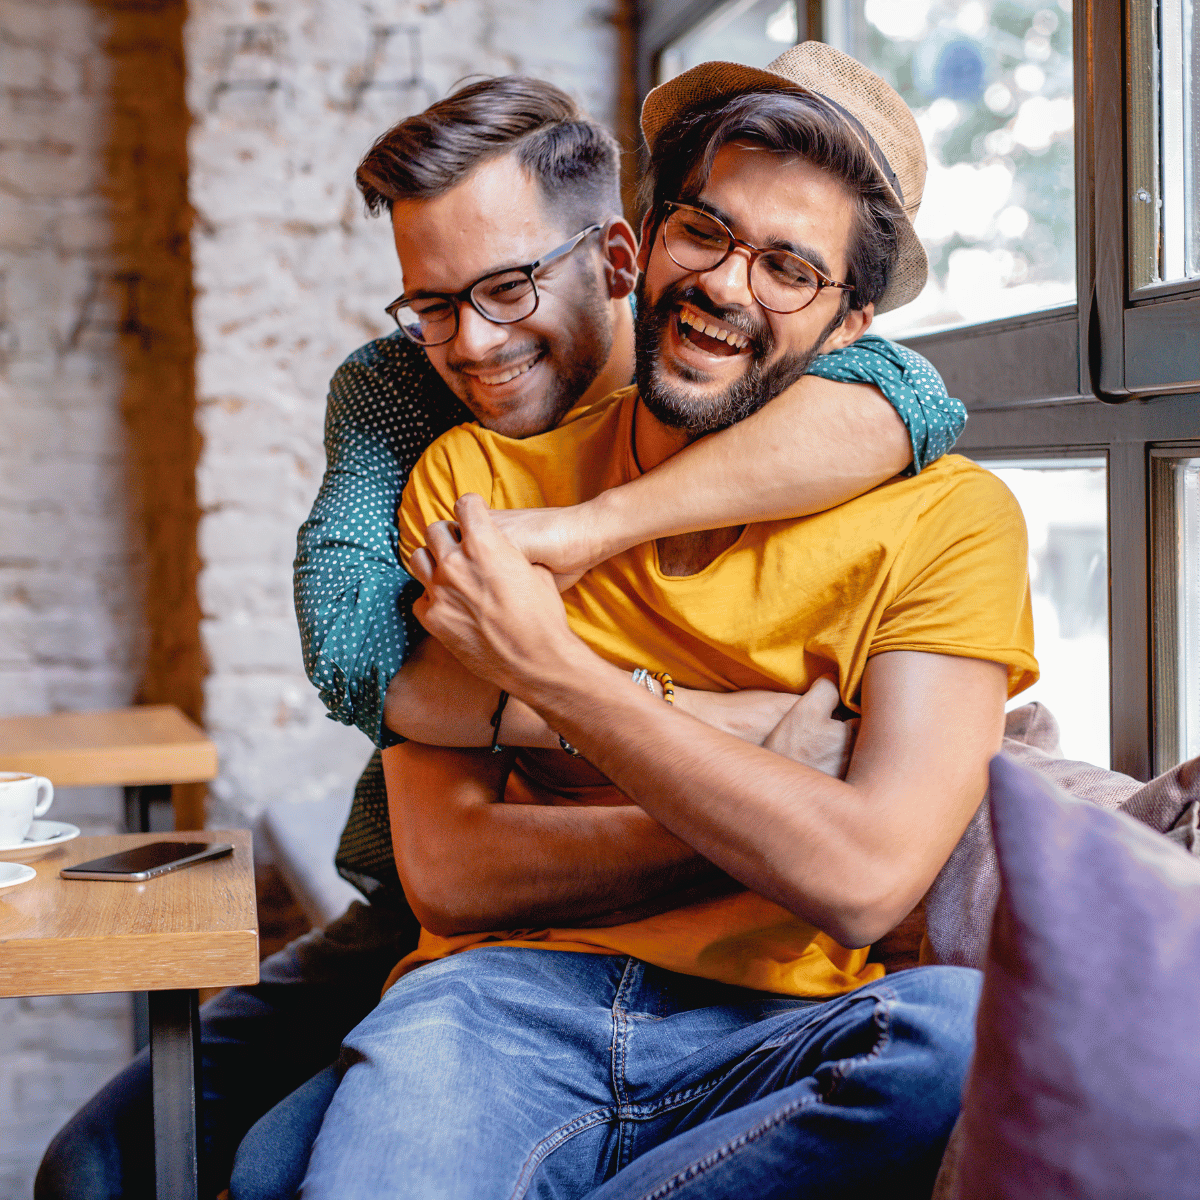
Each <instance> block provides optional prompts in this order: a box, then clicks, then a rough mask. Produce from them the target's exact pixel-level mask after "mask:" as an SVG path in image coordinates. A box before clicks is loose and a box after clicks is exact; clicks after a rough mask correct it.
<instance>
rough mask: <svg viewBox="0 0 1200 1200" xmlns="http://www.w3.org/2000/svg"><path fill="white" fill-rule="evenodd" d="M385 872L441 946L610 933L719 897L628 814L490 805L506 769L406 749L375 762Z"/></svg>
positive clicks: (682, 854)
mask: <svg viewBox="0 0 1200 1200" xmlns="http://www.w3.org/2000/svg"><path fill="white" fill-rule="evenodd" d="M384 771H385V774H386V777H387V785H388V803H389V807H390V810H391V818H392V838H393V845H394V848H395V853H396V865H397V869H398V871H399V873H400V878H401V880H402V881H403V883H404V888H405V892H406V894H407V895H408V899H409V902H410V904H412V907H413V911H414V912H415V913H416V914H417V917H418V918H419V919H420V921H421V924H422V925H423V926H424V927H425V928H427V929H429V930H431V931H432V932H435V933H439V934H441V935H443V936H452V935H453V934H457V933H466V932H472V931H478V930H498V929H520V928H530V927H533V928H540V927H544V926H547V925H566V926H572V927H576V926H584V925H612V924H617V923H620V922H621V921H624V920H630V919H633V918H634V917H638V916H644V915H647V914H648V913H650V912H656V911H662V910H663V909H667V908H673V907H676V906H677V905H679V904H681V903H686V902H687V900H688V899H689V898H692V897H693V896H695V895H699V894H711V893H712V891H713V890H714V889H719V888H725V889H727V888H728V887H729V886H731V884H730V881H729V880H727V879H724V878H723V877H722V876H720V874H719V873H718V872H717V871H716V870H715V869H714V868H713V867H712V865H711V864H710V863H708V862H706V861H705V860H703V859H702V858H700V857H699V856H698V855H697V854H696V853H695V851H694V850H692V848H691V847H690V846H688V845H687V844H686V843H684V842H682V841H680V840H679V839H678V838H676V837H674V836H673V835H672V834H670V833H668V832H667V830H666V829H664V828H663V827H662V825H660V824H659V823H658V822H657V821H655V820H653V819H652V818H651V817H649V816H647V815H646V813H645V812H643V811H642V810H641V809H639V808H636V807H634V806H632V805H629V806H622V807H617V808H599V807H598V808H586V807H553V806H549V805H545V806H543V805H528V804H504V803H497V800H498V797H499V795H500V793H501V789H502V787H503V782H504V774H505V773H506V763H502V762H501V761H500V756H494V755H491V754H490V753H488V752H479V751H462V750H445V749H440V748H434V747H429V746H421V745H418V744H416V743H412V742H410V743H408V744H407V745H404V746H399V747H394V748H393V749H391V750H389V751H387V752H386V753H385V754H384Z"/></svg>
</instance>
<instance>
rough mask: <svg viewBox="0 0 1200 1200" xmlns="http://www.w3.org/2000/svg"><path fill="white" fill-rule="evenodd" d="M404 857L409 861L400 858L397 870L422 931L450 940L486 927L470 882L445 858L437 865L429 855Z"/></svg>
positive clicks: (440, 859)
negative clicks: (482, 922)
mask: <svg viewBox="0 0 1200 1200" xmlns="http://www.w3.org/2000/svg"><path fill="white" fill-rule="evenodd" d="M405 858H406V859H407V861H402V860H401V859H400V858H399V857H397V861H396V867H397V871H398V873H399V875H400V882H401V883H402V884H403V886H404V895H405V898H406V899H407V900H408V905H409V907H410V908H411V909H412V911H413V916H415V917H416V918H417V920H418V921H420V922H421V928H422V929H427V930H428V931H429V932H430V933H432V934H436V935H437V936H438V937H446V938H448V937H457V936H458V935H459V934H461V933H473V932H475V931H476V930H478V929H482V928H483V927H484V926H483V925H482V924H481V919H482V918H481V914H480V912H479V905H478V904H477V903H474V900H475V899H476V896H475V889H474V887H473V886H472V882H471V880H468V879H465V878H461V877H460V876H459V874H458V873H456V872H455V871H454V869H453V866H452V864H451V863H450V862H449V861H448V860H447V859H446V858H445V857H443V856H440V855H439V856H438V860H437V861H434V862H431V861H429V858H428V855H426V856H425V858H424V860H423V861H422V856H420V855H412V856H408V855H406V856H405Z"/></svg>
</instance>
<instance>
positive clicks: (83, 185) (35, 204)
mask: <svg viewBox="0 0 1200 1200" xmlns="http://www.w3.org/2000/svg"><path fill="white" fill-rule="evenodd" d="M103 35H104V29H103V25H102V23H101V21H100V19H99V18H98V17H97V15H96V13H95V10H94V9H93V7H92V5H91V4H89V3H87V2H86V0H60V2H57V3H56V2H54V0H25V2H22V0H0V81H2V83H3V98H2V101H0V104H2V108H0V112H3V125H2V129H0V429H3V430H4V435H3V437H0V714H4V713H21V712H27V713H36V712H46V711H50V710H52V709H56V708H103V707H106V706H109V705H119V704H125V703H128V701H129V698H130V696H131V695H132V692H133V688H134V686H135V682H136V677H137V671H138V667H139V665H140V661H141V653H142V627H141V617H140V611H141V603H140V596H139V578H140V572H141V561H140V554H139V547H138V545H137V540H136V537H135V534H134V532H133V530H132V528H131V523H130V519H129V499H128V495H127V488H126V468H125V445H124V433H123V429H122V423H121V414H120V398H121V384H122V372H121V365H120V359H119V354H118V349H117V346H116V336H117V335H116V333H115V331H114V329H113V323H114V321H115V320H119V318H120V314H119V313H114V311H113V303H114V302H119V300H120V295H119V288H114V287H113V286H112V285H111V284H106V283H104V282H103V281H104V279H105V278H106V277H108V276H111V274H113V273H114V272H115V271H116V270H117V269H118V268H117V267H116V264H115V262H114V259H113V256H112V254H111V250H110V240H111V233H110V228H109V222H108V219H107V215H106V211H105V204H104V201H103V199H102V197H101V195H100V194H99V180H100V178H101V175H102V172H103V159H104V149H105V145H104V139H105V133H106V127H105V98H106V92H105V86H106V71H105V61H104V57H103V55H102V54H100V53H99V47H100V45H101V43H102V40H103ZM97 276H99V278H100V280H101V283H100V285H99V286H98V288H97V290H96V294H95V296H94V298H93V303H92V304H91V305H90V307H89V306H88V303H87V301H88V295H89V291H90V290H91V289H92V288H93V287H94V286H96V285H95V284H94V282H93V281H94V279H95V278H96V277H97ZM85 317H89V318H90V320H89V321H87V322H86V323H85V321H84V318H85Z"/></svg>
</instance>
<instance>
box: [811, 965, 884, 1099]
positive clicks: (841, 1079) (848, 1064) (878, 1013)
mask: <svg viewBox="0 0 1200 1200" xmlns="http://www.w3.org/2000/svg"><path fill="white" fill-rule="evenodd" d="M899 999H900V998H899V997H898V996H897V995H896V993H895V992H894V991H892V989H891V988H880V989H879V991H878V992H877V993H876V1000H875V1026H876V1028H877V1029H878V1030H879V1036H878V1037H877V1038H876V1040H875V1045H874V1046H872V1047H871V1049H870V1050H869V1051H868V1052H867V1053H866V1054H856V1055H855V1056H854V1057H853V1058H844V1059H842V1060H841V1061H840V1062H839V1063H838V1064H837V1066H835V1067H834V1068H833V1070H832V1072H831V1080H830V1085H829V1090H828V1091H827V1092H826V1093H825V1097H824V1098H825V1099H826V1100H831V1099H833V1097H834V1096H836V1095H837V1093H838V1090H839V1089H840V1088H841V1086H842V1084H844V1083H845V1082H846V1080H847V1079H848V1078H849V1076H850V1075H851V1073H852V1072H853V1071H854V1070H856V1069H857V1068H858V1067H861V1066H865V1065H866V1064H867V1063H869V1062H873V1061H874V1060H875V1059H877V1058H882V1057H883V1055H884V1053H885V1052H886V1051H887V1048H888V1047H889V1046H890V1045H891V1044H892V1008H893V1007H894V1006H895V1005H896V1004H897V1003H899Z"/></svg>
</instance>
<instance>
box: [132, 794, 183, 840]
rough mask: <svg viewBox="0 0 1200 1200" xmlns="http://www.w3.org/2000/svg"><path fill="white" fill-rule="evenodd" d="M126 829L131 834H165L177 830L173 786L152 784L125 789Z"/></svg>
mask: <svg viewBox="0 0 1200 1200" xmlns="http://www.w3.org/2000/svg"><path fill="white" fill-rule="evenodd" d="M125 828H126V829H128V830H129V832H130V833H164V832H166V831H167V830H170V829H174V828H175V815H174V811H173V810H172V808H171V785H170V784H169V783H150V784H139V785H133V784H131V785H129V786H127V787H126V788H125Z"/></svg>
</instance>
